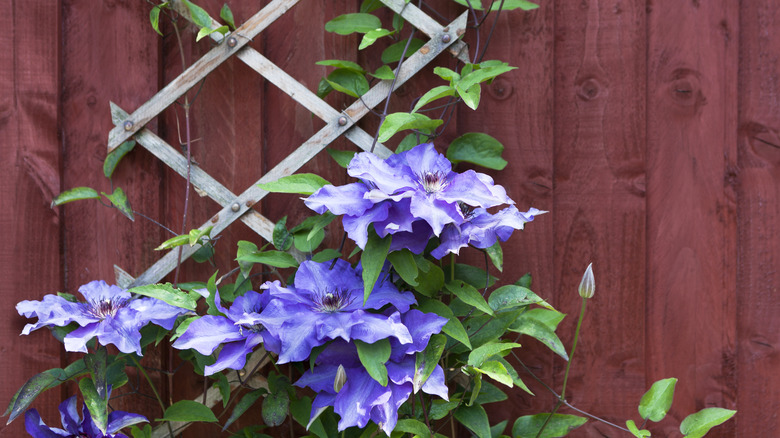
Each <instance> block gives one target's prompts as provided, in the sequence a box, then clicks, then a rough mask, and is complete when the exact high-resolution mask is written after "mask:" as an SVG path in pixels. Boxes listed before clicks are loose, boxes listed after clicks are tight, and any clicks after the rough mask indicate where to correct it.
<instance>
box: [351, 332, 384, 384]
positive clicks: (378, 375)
mask: <svg viewBox="0 0 780 438" xmlns="http://www.w3.org/2000/svg"><path fill="white" fill-rule="evenodd" d="M354 342H355V346H357V352H358V357H359V358H360V363H362V364H363V367H364V368H365V369H366V371H368V374H369V375H370V376H371V377H372V378H373V379H374V380H376V381H377V382H379V384H380V385H382V386H387V367H385V363H387V361H388V360H389V359H390V353H391V352H392V351H391V349H390V341H389V340H388V339H387V338H385V339H380V340H378V341H377V342H374V343H373V344H368V343H365V342H363V341H361V340H358V339H354ZM347 378H348V379H349V377H347Z"/></svg>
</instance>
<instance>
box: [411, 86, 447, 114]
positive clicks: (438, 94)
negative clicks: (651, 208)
mask: <svg viewBox="0 0 780 438" xmlns="http://www.w3.org/2000/svg"><path fill="white" fill-rule="evenodd" d="M454 95H455V89H454V88H452V86H450V85H441V86H438V87H434V88H433V89H431V90H428V92H427V93H425V94H423V95H422V97H421V98H420V100H418V101H417V104H416V105H415V106H414V108H413V109H412V112H413V113H416V112H417V110H419V109H420V108H422V107H423V106H425V105H427V104H428V103H430V102H433V101H434V100H437V99H441V98H443V97H448V96H454Z"/></svg>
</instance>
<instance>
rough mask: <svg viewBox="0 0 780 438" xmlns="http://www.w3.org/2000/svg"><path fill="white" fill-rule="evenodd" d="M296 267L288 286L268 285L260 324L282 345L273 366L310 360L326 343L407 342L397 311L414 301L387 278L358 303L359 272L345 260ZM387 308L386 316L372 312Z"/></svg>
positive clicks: (311, 263) (302, 264) (269, 283)
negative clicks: (341, 341) (382, 340)
mask: <svg viewBox="0 0 780 438" xmlns="http://www.w3.org/2000/svg"><path fill="white" fill-rule="evenodd" d="M331 263H332V262H327V263H316V262H313V261H305V262H303V263H301V266H300V267H299V268H298V272H297V273H296V274H295V283H294V285H293V286H289V287H286V288H285V287H282V286H281V284H280V283H279V282H278V281H274V282H267V283H265V284H264V285H263V288H265V289H268V293H269V294H270V296H271V298H272V299H271V300H270V302H269V303H268V305H267V306H266V307H265V309H263V312H262V313H261V314H260V318H259V321H260V323H262V325H263V326H264V327H265V328H266V329H268V331H269V332H271V334H272V335H274V336H276V337H278V338H279V340H280V341H281V349H280V351H279V358H278V360H277V363H286V362H297V361H302V360H305V359H306V358H308V357H309V354H310V353H311V350H312V348H314V347H317V346H319V345H323V344H324V343H325V342H327V341H329V340H331V339H337V338H341V339H344V340H345V341H350V340H352V339H359V340H361V341H364V342H368V343H373V342H376V341H378V340H379V339H385V338H390V337H393V338H395V339H396V340H397V341H398V342H400V343H403V344H407V343H409V342H411V341H412V338H411V336H410V334H409V330H408V329H407V328H406V326H404V325H403V324H402V323H401V318H400V313H399V311H400V312H405V311H407V310H409V306H410V305H412V304H414V303H415V302H416V301H415V299H414V295H413V294H412V293H411V292H399V291H398V289H396V287H395V286H394V285H393V284H392V283H391V282H390V281H387V280H386V278H380V279H379V280H378V281H377V283H376V285H375V286H374V290H373V291H372V292H371V295H370V296H369V298H368V300H367V301H366V303H365V304H363V280H362V277H361V272H360V270H357V269H353V268H352V266H350V264H349V263H348V262H347V261H346V260H341V259H337V260H336V262H335V265H333V269H330V267H331ZM387 305H390V306H392V307H391V310H390V311H388V312H387V313H389V316H388V315H384V314H379V313H371V312H369V310H379V309H381V308H383V307H385V306H387Z"/></svg>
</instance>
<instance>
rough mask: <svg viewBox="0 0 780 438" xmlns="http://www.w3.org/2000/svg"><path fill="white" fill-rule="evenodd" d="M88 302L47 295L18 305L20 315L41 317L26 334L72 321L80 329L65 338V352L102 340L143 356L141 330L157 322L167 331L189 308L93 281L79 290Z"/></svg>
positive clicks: (106, 343) (103, 343)
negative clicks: (91, 341) (131, 293)
mask: <svg viewBox="0 0 780 438" xmlns="http://www.w3.org/2000/svg"><path fill="white" fill-rule="evenodd" d="M79 292H81V295H83V296H84V298H85V299H86V301H85V302H72V301H68V300H66V299H65V298H63V297H61V296H58V295H46V296H44V297H43V301H21V302H19V303H18V304H17V305H16V310H17V311H18V312H19V314H20V315H23V316H26V317H27V318H32V317H37V318H38V321H37V322H36V323H34V324H27V325H26V326H24V329H23V330H22V334H23V335H27V334H30V332H32V331H34V330H37V329H39V328H41V327H45V326H66V325H68V324H70V323H71V322H75V323H77V324H78V325H79V326H81V327H79V328H77V329H76V330H73V331H72V332H70V333H68V334H67V335H66V336H65V339H64V343H65V350H67V351H80V352H82V353H86V352H87V342H89V340H91V339H92V338H94V337H96V336H97V338H98V342H99V343H100V344H101V345H108V344H113V345H115V346H116V347H117V348H118V349H119V351H121V352H123V353H136V354H137V355H139V356H141V333H140V332H139V330H140V329H141V328H142V327H144V326H145V325H147V324H148V323H150V322H151V323H153V324H156V325H159V326H161V327H163V328H165V329H167V330H170V329H172V328H173V324H174V322H175V321H176V318H177V317H179V316H180V315H183V314H185V313H187V312H188V310H187V309H182V308H180V307H175V306H171V305H170V304H168V303H166V302H164V301H161V300H158V299H156V298H148V297H144V298H137V299H132V297H131V295H130V293H129V292H127V290H126V289H122V288H120V287H118V286H113V285H108V284H106V282H104V281H102V280H101V281H92V282H90V283H87V284H85V285H83V286H81V287H80V288H79Z"/></svg>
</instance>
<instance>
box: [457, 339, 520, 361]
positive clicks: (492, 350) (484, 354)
mask: <svg viewBox="0 0 780 438" xmlns="http://www.w3.org/2000/svg"><path fill="white" fill-rule="evenodd" d="M516 347H520V344H516V343H514V342H491V343H487V344H485V345H482V346H480V347H477V348H475V349H474V350H473V351H472V352H471V353H469V359H468V364H469V365H471V366H475V367H479V366H481V365H482V364H483V363H484V362H485V361H486V360H488V359H489V358H490V357H492V356H495V355H499V356H505V355H506V354H509V353H508V351H509V350H511V349H513V348H516ZM505 352H506V353H505Z"/></svg>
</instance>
